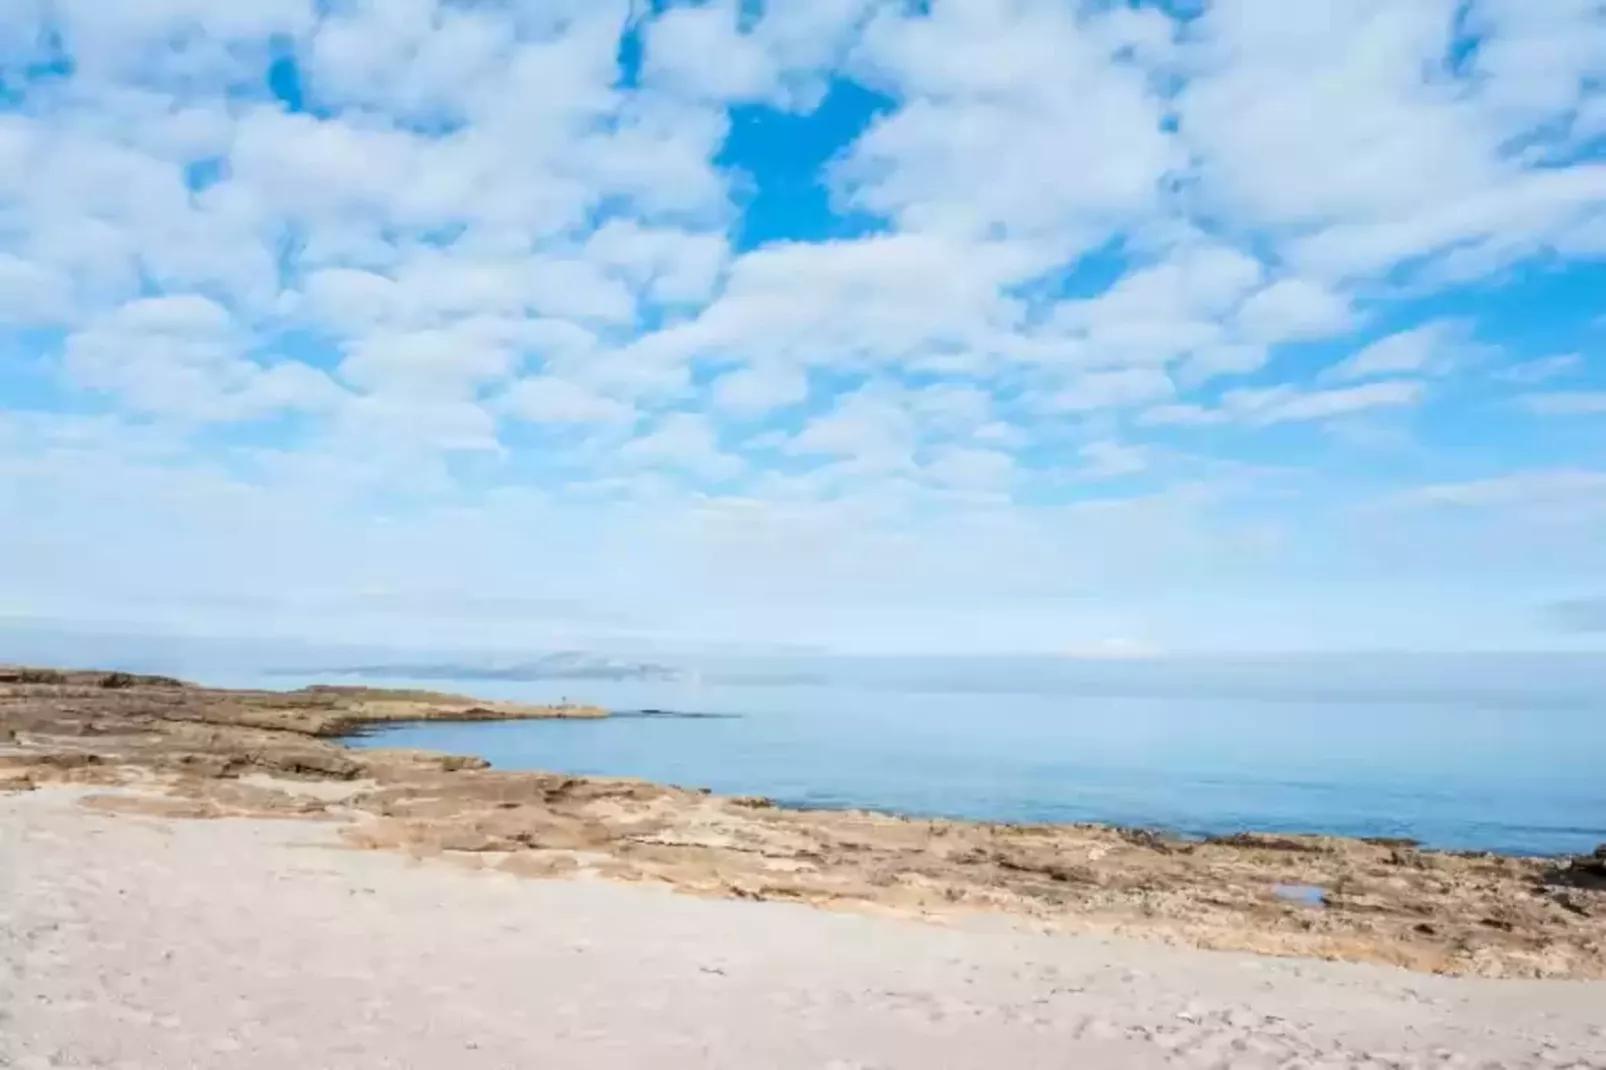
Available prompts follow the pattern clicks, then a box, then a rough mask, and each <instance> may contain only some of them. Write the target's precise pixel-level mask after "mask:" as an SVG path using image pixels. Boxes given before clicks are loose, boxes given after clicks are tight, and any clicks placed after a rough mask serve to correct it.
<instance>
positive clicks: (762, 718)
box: [281, 657, 1606, 854]
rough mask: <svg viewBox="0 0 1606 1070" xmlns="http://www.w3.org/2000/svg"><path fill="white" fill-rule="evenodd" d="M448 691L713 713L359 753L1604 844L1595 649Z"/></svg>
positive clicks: (1439, 840) (1499, 845) (1020, 817)
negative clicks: (1578, 654) (432, 753)
mask: <svg viewBox="0 0 1606 1070" xmlns="http://www.w3.org/2000/svg"><path fill="white" fill-rule="evenodd" d="M371 682H373V683H386V684H408V683H412V681H405V680H386V681H371ZM285 683H294V681H281V685H282V684H285ZM426 684H427V686H435V687H440V686H444V683H443V681H440V680H431V681H427V682H426ZM456 689H458V690H464V691H470V692H472V693H474V694H478V695H483V696H485V697H487V698H509V699H512V698H518V699H529V700H557V699H560V698H568V699H572V700H577V701H586V702H594V703H597V704H600V705H605V706H608V707H609V708H611V709H614V710H617V711H623V712H627V713H628V712H630V711H640V710H648V709H651V710H667V711H676V712H681V713H695V714H717V715H722V716H710V717H674V716H621V717H617V718H615V719H610V720H604V721H577V722H533V723H500V724H468V725H452V724H440V725H409V726H402V727H397V728H393V729H387V730H384V731H382V732H380V733H378V734H376V735H374V736H371V737H369V738H366V739H364V740H362V741H360V743H359V745H361V746H385V747H422V748H429V749H435V750H443V751H451V752H456V753H467V754H477V755H480V756H483V757H484V758H486V759H488V760H489V761H490V762H491V763H492V764H493V765H495V766H496V767H499V768H502V769H539V770H549V771H554V772H564V773H574V774H594V775H615V776H630V777H642V778H646V779H649V780H654V781H659V782H664V783H671V784H678V785H682V786H687V787H706V788H710V789H712V790H714V791H715V792H719V793H722V794H742V795H766V796H769V797H771V798H774V799H776V800H778V801H780V802H783V803H786V804H789V805H795V806H802V807H864V808H871V809H877V810H888V811H895V812H899V813H905V814H914V815H932V816H946V817H963V818H980V819H988V820H1000V821H1018V822H1071V821H1097V822H1110V823H1116V824H1121V825H1137V826H1147V827H1156V828H1164V829H1170V830H1174V831H1177V832H1181V833H1185V834H1207V833H1224V832H1231V831H1237V830H1245V829H1253V830H1264V831H1290V832H1293V831H1298V832H1320V833H1333V834H1339V835H1347V836H1404V837H1411V838H1414V839H1418V840H1421V841H1423V842H1425V843H1427V844H1430V845H1433V846H1438V847H1445V848H1455V849H1469V850H1493V851H1500V852H1508V853H1537V854H1555V853H1563V852H1580V851H1586V850H1593V849H1594V848H1595V846H1596V845H1597V844H1600V843H1603V842H1606V661H1603V660H1602V659H1600V658H1598V657H1596V658H1588V657H1586V658H1575V659H1566V658H1561V659H1554V658H1548V659H1547V658H1537V659H1523V658H1507V659H1505V660H1503V661H1498V660H1497V661H1496V662H1490V661H1487V660H1467V659H1457V660H1453V661H1449V660H1447V661H1441V662H1433V663H1426V662H1422V661H1420V660H1416V661H1412V662H1410V663H1409V664H1405V663H1403V662H1397V661H1391V660H1389V659H1379V660H1375V661H1372V662H1367V663H1364V664H1363V663H1358V662H1353V661H1350V662H1343V663H1340V662H1336V661H1315V662H1306V663H1298V662H1289V661H1287V660H1282V661H1278V662H1276V663H1275V664H1273V663H1271V662H1262V663H1249V662H1245V663H1239V664H1236V665H1224V664H1222V663H1210V664H1204V663H1194V664H1180V665H1179V664H1153V663H1145V664H1133V665H1124V666H1123V665H1093V666H1076V665H1072V666H1063V665H1046V666H1045V665H1043V664H1040V663H1018V664H1013V665H1011V664H1005V663H988V664H986V665H980V664H974V663H973V664H967V665H963V666H958V667H955V666H953V665H948V666H936V665H933V664H929V663H928V664H925V665H924V667H922V664H921V663H914V662H907V663H897V662H882V663H878V664H876V665H868V664H862V663H861V664H856V665H853V666H849V667H848V668H847V669H839V670H835V671H831V672H825V673H817V674H815V675H813V676H809V675H806V674H805V675H798V674H795V673H794V674H792V675H790V676H788V675H786V674H784V673H780V672H771V673H769V674H768V675H766V674H765V673H764V672H756V673H755V672H751V671H750V672H748V673H747V674H746V675H742V674H730V673H727V674H725V675H723V676H722V675H720V674H719V673H717V672H716V673H713V674H709V675H705V676H704V677H703V678H702V679H701V680H700V681H697V682H689V683H616V682H575V681H566V682H552V683H509V682H505V681H488V680H470V681H459V682H458V684H457V685H456Z"/></svg>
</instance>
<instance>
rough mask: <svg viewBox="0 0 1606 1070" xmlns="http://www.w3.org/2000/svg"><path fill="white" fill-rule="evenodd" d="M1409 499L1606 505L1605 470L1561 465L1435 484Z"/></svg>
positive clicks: (1468, 504) (1480, 504)
mask: <svg viewBox="0 0 1606 1070" xmlns="http://www.w3.org/2000/svg"><path fill="white" fill-rule="evenodd" d="M1407 500H1408V501H1411V502H1414V503H1418V504H1425V505H1439V506H1458V507H1465V508H1504V507H1511V506H1522V507H1534V506H1538V507H1544V508H1552V507H1560V508H1563V509H1567V510H1571V509H1572V508H1574V507H1588V508H1590V509H1592V510H1594V509H1598V508H1599V507H1601V506H1603V505H1606V472H1597V471H1592V470H1589V469H1576V468H1561V469H1548V470H1545V469H1541V470H1535V471H1527V472H1516V473H1513V474H1510V475H1503V476H1496V477H1493V478H1490V479H1476V480H1467V481H1464V482H1459V483H1436V484H1433V485H1430V486H1426V487H1422V488H1419V489H1418V490H1416V491H1414V492H1413V493H1411V494H1410V495H1408V497H1407Z"/></svg>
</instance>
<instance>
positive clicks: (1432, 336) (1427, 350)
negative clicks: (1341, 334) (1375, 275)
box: [1323, 320, 1477, 382]
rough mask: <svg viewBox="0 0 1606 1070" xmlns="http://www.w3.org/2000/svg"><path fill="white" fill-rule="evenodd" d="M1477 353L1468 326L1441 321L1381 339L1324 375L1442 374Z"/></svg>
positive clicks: (1340, 379) (1350, 377)
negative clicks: (1470, 354) (1469, 355)
mask: <svg viewBox="0 0 1606 1070" xmlns="http://www.w3.org/2000/svg"><path fill="white" fill-rule="evenodd" d="M1476 352H1477V346H1476V344H1475V343H1473V341H1472V339H1471V332H1470V330H1469V328H1468V325H1467V324H1466V323H1464V322H1461V321H1457V320H1441V321H1439V322H1436V323H1429V324H1424V325H1423V326H1421V327H1413V328H1411V329H1410V330H1407V331H1400V332H1399V333H1397V334H1391V335H1387V336H1385V337H1383V338H1380V339H1378V340H1377V341H1376V342H1373V343H1372V344H1371V345H1368V346H1367V347H1366V348H1365V349H1362V350H1361V351H1360V352H1358V353H1356V354H1355V355H1354V356H1352V357H1349V358H1348V359H1346V360H1343V361H1340V362H1339V363H1338V364H1335V365H1333V366H1332V367H1330V368H1328V369H1327V370H1326V371H1325V372H1324V373H1323V375H1324V377H1326V378H1328V379H1330V380H1333V381H1335V382H1354V381H1356V380H1359V379H1375V378H1379V377H1382V376H1391V375H1440V374H1443V373H1445V372H1447V371H1449V370H1451V369H1453V368H1454V367H1455V366H1456V365H1457V364H1458V363H1460V362H1461V361H1463V360H1464V359H1465V358H1466V356H1467V355H1468V354H1469V353H1476Z"/></svg>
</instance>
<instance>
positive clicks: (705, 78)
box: [643, 0, 779, 101]
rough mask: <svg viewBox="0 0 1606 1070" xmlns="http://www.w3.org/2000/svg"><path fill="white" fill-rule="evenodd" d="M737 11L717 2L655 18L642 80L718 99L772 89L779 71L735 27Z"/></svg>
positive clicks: (760, 48) (757, 94)
mask: <svg viewBox="0 0 1606 1070" xmlns="http://www.w3.org/2000/svg"><path fill="white" fill-rule="evenodd" d="M740 14H741V13H740V11H739V10H738V5H737V4H735V3H731V2H718V0H716V2H714V3H708V4H702V5H700V6H696V7H672V8H670V9H669V10H667V11H665V12H664V13H663V15H661V16H660V17H659V18H656V19H654V20H653V21H652V23H651V25H650V27H649V29H648V31H647V34H646V38H647V39H646V46H645V48H646V61H645V64H644V71H643V77H644V78H645V79H646V81H647V84H648V85H649V86H652V87H655V88H657V87H661V88H664V89H666V90H668V91H669V92H671V93H684V94H686V95H688V96H692V97H701V98H709V99H713V100H719V101H733V100H743V99H753V98H758V97H763V96H767V95H769V94H770V93H772V92H774V91H775V88H776V79H777V76H778V74H779V72H778V71H777V69H776V66H775V63H774V61H773V59H772V57H771V56H770V54H769V53H768V52H767V51H766V50H765V49H764V47H763V45H761V44H760V43H759V42H758V41H757V40H755V39H754V37H753V36H752V35H751V34H748V33H743V32H741V31H740V29H739V28H738V26H737V22H738V19H739V18H740Z"/></svg>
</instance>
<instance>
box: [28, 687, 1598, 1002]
mask: <svg viewBox="0 0 1606 1070" xmlns="http://www.w3.org/2000/svg"><path fill="white" fill-rule="evenodd" d="M106 678H107V674H104V673H101V674H92V673H65V674H55V676H52V677H48V678H41V677H31V676H26V675H25V674H24V673H23V672H22V671H18V670H10V671H8V673H6V674H0V740H4V739H5V737H6V736H7V734H8V733H9V734H10V736H11V738H10V740H9V742H0V792H4V791H8V790H11V791H23V790H29V789H31V788H34V787H37V786H44V785H50V784H57V783H71V784H88V785H107V786H108V787H120V788H123V789H127V788H129V787H130V786H135V787H138V789H139V793H138V794H128V792H127V791H126V790H124V791H122V792H117V793H112V794H106V795H102V796H99V797H97V798H94V799H91V800H90V801H89V805H93V806H96V807H98V808H100V809H102V810H105V811H107V812H116V813H122V812H128V811H129V810H134V811H138V812H145V813H151V814H155V815H157V816H161V817H166V818H186V817H187V818H212V817H227V816H231V815H256V816H277V817H287V818H300V819H316V820H338V821H341V822H343V823H344V825H343V828H344V835H345V836H346V838H347V840H348V841H349V842H350V843H351V844H352V846H353V847H357V848H363V849H384V850H399V851H405V852H407V853H409V854H412V855H415V856H419V857H436V858H439V859H443V860H446V861H449V862H452V863H455V864H458V865H467V866H473V867H475V868H490V869H497V870H502V871H506V872H509V873H514V874H518V875H521V876H532V877H552V876H563V875H571V874H591V875H598V876H603V877H608V878H612V879H620V880H635V881H653V882H659V883H663V884H667V885H670V886H673V887H676V888H679V889H682V890H684V891H688V892H693V893H697V894H705V895H716V896H736V897H741V898H750V899H785V900H792V901H798V902H806V903H814V904H819V905H822V906H829V907H833V908H838V909H852V910H865V911H879V912H896V913H903V914H913V915H918V916H922V917H929V918H937V919H941V918H953V917H959V916H964V915H967V914H973V913H976V912H987V913H995V914H1005V915H1009V916H1013V917H1016V918H1018V919H1021V920H1023V921H1025V922H1027V923H1029V924H1031V925H1034V926H1041V927H1045V928H1050V929H1057V930H1066V931H1095V932H1103V933H1126V934H1135V935H1145V936H1150V937H1155V938H1159V939H1165V940H1172V941H1179V942H1187V943H1192V944H1198V945H1202V946H1207V947H1216V948H1232V949H1242V950H1250V951H1258V952H1264V953H1269V954H1283V955H1311V956H1320V957H1325V958H1335V959H1354V960H1369V961H1379V962H1388V963H1394V964H1397V965H1400V966H1405V967H1409V968H1411V969H1417V970H1430V971H1437V972H1447V973H1470V974H1480V975H1488V976H1529V977H1531V976H1551V977H1602V976H1606V885H1603V884H1602V883H1600V882H1598V881H1597V879H1596V878H1597V877H1600V876H1602V874H1601V866H1602V865H1606V854H1603V853H1598V854H1597V855H1596V856H1586V857H1583V858H1579V859H1573V860H1571V861H1570V862H1567V863H1558V862H1555V861H1554V860H1544V859H1525V858H1506V857H1499V856H1493V855H1478V856H1462V855H1455V854H1446V853H1439V852H1434V851H1429V850H1423V849H1421V848H1419V847H1417V846H1416V845H1414V844H1411V843H1409V842H1408V841H1361V840H1346V839H1336V838H1331V837H1309V836H1285V835H1275V836H1268V835H1256V834H1242V835H1237V836H1230V837H1224V838H1221V839H1217V840H1211V841H1206V842H1203V843H1197V842H1190V841H1183V840H1179V839H1174V838H1169V837H1165V836H1162V835H1158V834H1156V833H1154V832H1150V831H1147V830H1140V829H1114V828H1105V827H1100V826H1087V825H1075V826H1013V825H997V824H987V823H981V822H958V821H923V820H912V819H907V818H900V817H895V816H891V815H885V814H873V813H856V812H848V813H842V812H806V813H805V812H799V811H793V810H787V809H785V808H784V807H780V806H776V805H774V804H772V803H770V802H768V801H767V800H763V799H751V798H747V799H723V798H720V797H718V796H712V795H709V794H707V793H706V792H699V791H693V790H686V789H681V788H673V787H666V786H662V785H657V784H647V783H641V782H638V781H629V780H614V779H597V778H580V777H570V776H560V775H556V774H545V773H504V772H499V771H496V770H493V769H487V768H486V767H485V763H484V762H482V761H480V760H478V759H474V758H464V757H458V756H451V755H440V754H431V753H427V752H418V751H383V750H372V751H370V750H362V751H357V750H351V749H348V748H346V747H345V746H343V745H342V744H341V743H340V742H339V739H338V738H337V737H339V736H340V735H343V734H346V733H349V732H351V731H354V730H360V729H361V728H362V727H363V726H364V725H367V724H372V723H374V722H376V721H394V720H416V719H422V720H435V719H442V718H454V719H484V718H487V717H496V718H499V719H501V718H507V717H513V716H528V717H552V716H576V715H580V716H596V715H598V714H599V713H600V711H595V712H593V711H576V710H573V709H563V708H558V709H550V708H545V707H515V706H506V705H497V704H482V703H476V702H474V701H473V700H470V699H465V698H460V697H457V696H450V695H438V694H435V693H433V692H387V691H377V690H372V689H367V688H315V689H308V690H306V691H299V692H288V693H283V694H280V693H272V692H238V691H213V690H208V689H205V688H198V687H193V686H183V685H178V684H177V683H176V682H157V681H145V680H136V681H134V682H131V683H130V682H122V681H119V683H118V685H117V686H112V687H107V686H105V685H104V680H105V679H106ZM153 789H155V790H156V791H157V792H159V793H157V794H153V793H152V791H153ZM1290 887H1299V888H1306V889H1313V890H1319V892H1320V895H1318V896H1314V897H1303V898H1301V897H1289V896H1287V895H1285V894H1282V891H1283V890H1284V889H1287V888H1290Z"/></svg>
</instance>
